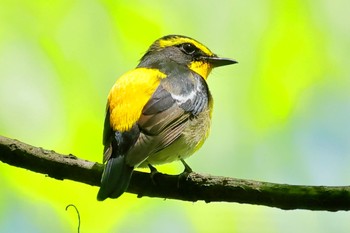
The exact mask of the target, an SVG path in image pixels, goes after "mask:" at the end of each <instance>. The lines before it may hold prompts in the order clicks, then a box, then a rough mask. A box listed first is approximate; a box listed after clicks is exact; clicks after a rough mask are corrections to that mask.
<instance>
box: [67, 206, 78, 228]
mask: <svg viewBox="0 0 350 233" xmlns="http://www.w3.org/2000/svg"><path fill="white" fill-rule="evenodd" d="M71 206H72V207H74V209H75V211H76V212H77V214H78V233H80V214H79V210H78V208H77V207H76V206H75V205H73V204H69V205H67V206H66V211H67V210H68V208H69V207H71Z"/></svg>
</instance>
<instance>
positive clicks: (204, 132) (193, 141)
mask: <svg viewBox="0 0 350 233" xmlns="http://www.w3.org/2000/svg"><path fill="white" fill-rule="evenodd" d="M210 122H211V119H210V111H209V109H208V110H206V111H204V112H202V113H200V114H199V115H198V116H197V117H194V118H193V119H191V120H190V121H188V126H187V127H186V128H185V129H184V130H183V132H182V134H181V136H180V137H179V138H177V139H176V140H175V141H174V142H173V143H172V144H171V145H169V146H168V147H166V148H165V149H163V150H161V151H159V152H157V153H155V154H151V155H150V156H149V157H148V158H147V160H145V161H144V162H143V163H142V164H140V165H139V167H146V166H148V164H151V165H157V164H164V163H170V162H173V161H175V160H180V159H186V158H187V157H189V156H190V155H192V154H193V153H194V152H195V151H196V150H198V149H199V148H200V147H201V146H202V145H203V143H204V141H205V139H206V138H207V137H208V134H209V131H210Z"/></svg>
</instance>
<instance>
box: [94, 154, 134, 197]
mask: <svg viewBox="0 0 350 233" xmlns="http://www.w3.org/2000/svg"><path fill="white" fill-rule="evenodd" d="M133 170H134V168H133V167H130V166H128V165H127V164H126V163H125V156H117V157H115V158H110V159H109V160H108V162H107V165H106V167H105V169H104V171H103V174H102V179H101V186H100V190H99V191H98V194H97V200H99V201H103V200H105V199H106V198H108V197H110V198H118V197H119V196H120V195H122V194H123V193H124V192H125V191H126V189H127V188H128V186H129V183H130V178H131V175H132V172H133Z"/></svg>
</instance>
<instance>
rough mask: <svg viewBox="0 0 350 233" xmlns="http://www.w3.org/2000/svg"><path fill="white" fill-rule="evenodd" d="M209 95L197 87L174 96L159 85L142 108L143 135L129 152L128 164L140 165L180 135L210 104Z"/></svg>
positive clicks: (140, 124)
mask: <svg viewBox="0 0 350 233" xmlns="http://www.w3.org/2000/svg"><path fill="white" fill-rule="evenodd" d="M205 88H206V89H205V91H206V90H207V87H206V86H205ZM207 96H208V95H206V94H205V93H204V94H203V92H202V91H198V90H197V89H196V86H193V87H192V88H191V89H189V90H188V91H187V92H185V93H183V94H182V95H174V94H171V93H170V92H169V91H167V90H166V89H165V88H164V87H163V86H162V85H160V86H159V87H158V88H157V90H156V91H155V93H154V94H153V96H152V97H151V99H150V100H149V101H148V103H147V104H146V105H145V107H144V109H143V111H142V114H141V117H140V119H139V121H138V125H139V127H140V136H139V138H138V140H137V141H136V143H135V145H134V146H133V148H132V149H131V150H130V151H129V153H128V155H127V158H126V161H127V163H128V164H129V165H131V166H138V165H139V164H141V163H142V162H143V161H145V160H146V159H147V158H148V156H149V155H151V154H154V153H156V152H158V151H161V150H163V149H164V148H166V147H167V146H169V145H170V144H171V143H172V142H174V141H175V140H176V139H177V138H179V137H180V136H181V134H182V132H183V130H184V129H185V128H186V126H187V125H188V123H189V119H190V118H191V117H196V115H197V114H198V113H199V112H201V111H202V110H203V109H204V108H205V107H206V106H207V105H208V97H207Z"/></svg>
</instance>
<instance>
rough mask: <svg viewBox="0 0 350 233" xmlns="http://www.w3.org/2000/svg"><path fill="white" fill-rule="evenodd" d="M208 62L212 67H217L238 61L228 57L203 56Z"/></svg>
mask: <svg viewBox="0 0 350 233" xmlns="http://www.w3.org/2000/svg"><path fill="white" fill-rule="evenodd" d="M205 59H206V60H207V61H208V62H209V63H210V64H212V65H213V67H219V66H227V65H231V64H235V63H238V62H237V61H235V60H233V59H230V58H223V57H217V56H213V57H206V58H205Z"/></svg>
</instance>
